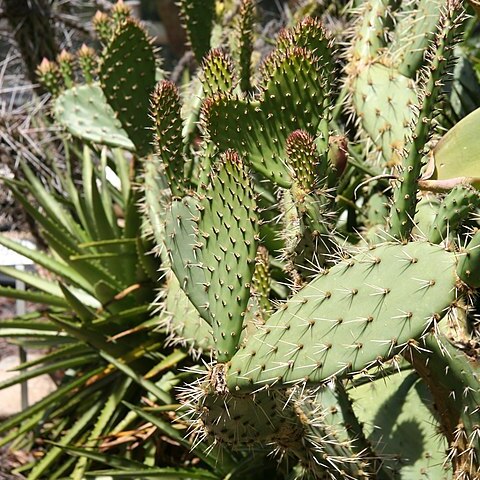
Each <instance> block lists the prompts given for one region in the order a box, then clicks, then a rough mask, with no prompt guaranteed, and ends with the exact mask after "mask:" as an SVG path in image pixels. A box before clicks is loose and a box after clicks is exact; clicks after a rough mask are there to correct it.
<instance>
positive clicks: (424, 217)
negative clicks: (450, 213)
mask: <svg viewBox="0 0 480 480" xmlns="http://www.w3.org/2000/svg"><path fill="white" fill-rule="evenodd" d="M440 205H441V202H440V199H439V198H438V196H437V195H433V194H431V193H426V194H423V195H422V196H421V197H420V199H419V201H418V203H417V211H416V212H415V217H414V219H413V220H414V223H415V226H414V227H413V230H412V235H413V236H415V237H420V238H427V236H428V233H429V232H430V229H431V228H432V225H433V223H434V222H435V219H436V218H437V215H438V212H439V211H440Z"/></svg>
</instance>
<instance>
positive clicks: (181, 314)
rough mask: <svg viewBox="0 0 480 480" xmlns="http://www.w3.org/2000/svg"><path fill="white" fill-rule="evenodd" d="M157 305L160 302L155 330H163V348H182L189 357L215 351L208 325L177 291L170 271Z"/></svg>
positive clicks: (179, 289) (174, 278)
mask: <svg viewBox="0 0 480 480" xmlns="http://www.w3.org/2000/svg"><path fill="white" fill-rule="evenodd" d="M159 300H160V302H159ZM157 303H161V317H160V318H161V323H160V324H159V327H160V328H165V329H166V332H167V335H168V338H167V341H166V344H167V345H181V346H184V347H185V346H186V347H187V348H188V351H189V353H190V355H192V356H193V358H198V357H199V356H200V355H202V354H204V353H209V352H213V351H215V343H214V342H213V336H212V333H211V330H212V329H211V327H210V325H208V323H207V322H206V321H205V320H204V319H203V318H202V317H201V316H200V314H199V313H198V311H197V309H196V308H195V307H194V306H193V304H192V302H190V300H189V299H188V297H187V296H186V295H185V292H184V291H183V290H182V289H181V288H180V284H179V283H178V279H177V277H176V276H175V275H174V274H173V272H172V271H169V272H167V273H166V280H165V285H164V287H163V288H162V291H161V292H160V296H159V299H157Z"/></svg>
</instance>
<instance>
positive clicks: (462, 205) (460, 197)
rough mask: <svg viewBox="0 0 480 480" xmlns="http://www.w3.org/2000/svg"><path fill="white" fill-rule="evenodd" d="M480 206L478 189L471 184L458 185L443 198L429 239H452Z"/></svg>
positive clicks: (435, 240)
mask: <svg viewBox="0 0 480 480" xmlns="http://www.w3.org/2000/svg"><path fill="white" fill-rule="evenodd" d="M479 206H480V195H479V193H478V190H476V189H475V188H473V187H471V186H469V185H457V186H456V187H454V188H452V190H450V192H449V193H448V194H447V195H446V196H445V198H444V199H443V201H442V203H441V205H440V207H439V211H438V213H437V215H436V218H435V220H434V222H433V224H432V226H431V227H430V231H429V233H428V240H429V241H430V242H432V243H440V242H443V241H447V243H448V241H449V240H452V239H453V238H454V236H455V235H456V234H457V233H458V229H459V228H460V226H461V224H462V223H463V222H464V221H466V220H467V219H468V218H469V217H470V216H471V215H472V212H474V211H476V209H477V208H478V207H479Z"/></svg>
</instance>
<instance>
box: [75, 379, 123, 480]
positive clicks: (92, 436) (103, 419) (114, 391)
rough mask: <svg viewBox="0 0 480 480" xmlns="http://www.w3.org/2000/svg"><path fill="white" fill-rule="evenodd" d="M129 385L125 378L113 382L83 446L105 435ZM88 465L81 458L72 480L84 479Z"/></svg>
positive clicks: (97, 440)
mask: <svg viewBox="0 0 480 480" xmlns="http://www.w3.org/2000/svg"><path fill="white" fill-rule="evenodd" d="M131 383H132V381H131V379H130V378H125V377H122V378H120V379H118V380H117V381H116V382H114V384H113V385H112V388H111V391H110V392H109V395H108V396H107V398H106V400H105V403H104V404H103V408H102V411H101V413H100V415H99V417H98V418H97V420H96V421H95V424H94V425H93V426H92V428H91V430H90V431H89V434H88V441H87V443H86V444H85V446H88V447H90V446H92V447H93V446H95V445H97V444H98V442H99V441H100V440H101V439H102V437H103V436H104V435H105V434H106V433H107V432H106V431H105V429H106V427H107V425H108V423H109V422H110V419H111V418H112V416H113V415H114V414H115V412H116V410H117V407H118V405H119V404H120V402H121V401H122V400H123V397H124V396H125V394H126V392H127V390H128V388H129V387H130V385H131ZM89 464H90V459H89V458H88V457H87V456H85V455H83V456H81V457H80V459H79V460H78V462H77V464H76V465H75V469H74V471H73V472H72V474H71V478H72V480H82V479H83V478H84V474H85V470H86V469H87V468H88V466H89Z"/></svg>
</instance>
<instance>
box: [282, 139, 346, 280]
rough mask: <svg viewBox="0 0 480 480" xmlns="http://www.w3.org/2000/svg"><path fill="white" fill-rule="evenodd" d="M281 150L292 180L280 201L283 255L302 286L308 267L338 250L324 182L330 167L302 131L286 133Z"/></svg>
mask: <svg viewBox="0 0 480 480" xmlns="http://www.w3.org/2000/svg"><path fill="white" fill-rule="evenodd" d="M285 152H286V155H287V159H286V163H287V166H288V167H289V168H290V171H291V173H290V175H291V178H292V182H293V183H292V187H291V188H290V190H289V191H288V192H287V191H285V192H283V196H282V203H281V207H282V210H283V218H284V228H283V232H282V236H283V238H284V240H285V248H284V250H283V257H285V259H286V260H288V261H289V263H288V265H287V271H288V272H289V273H290V275H291V276H292V278H293V281H294V284H295V285H302V284H303V283H304V281H305V278H307V277H309V276H312V270H314V269H315V268H316V269H318V268H325V266H326V265H328V264H329V263H331V258H332V254H334V253H335V252H337V251H338V246H337V245H336V244H335V241H334V240H333V235H332V231H333V230H334V227H333V223H334V221H333V220H334V218H335V214H334V211H333V210H334V206H333V202H332V199H333V194H332V193H331V192H330V190H329V189H328V185H327V183H328V180H329V177H330V172H332V170H333V168H332V167H331V166H330V165H329V161H328V159H327V158H326V156H325V155H324V156H323V158H321V157H320V156H319V155H318V154H317V151H316V145H315V140H314V138H313V137H312V136H311V135H309V134H308V133H307V132H305V131H302V130H295V131H294V132H293V133H292V134H291V135H289V137H288V138H287V141H286V145H285Z"/></svg>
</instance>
